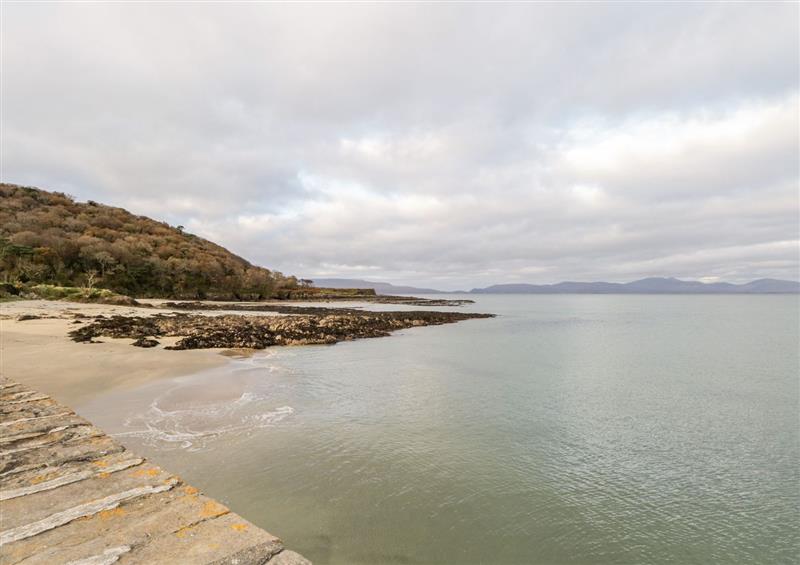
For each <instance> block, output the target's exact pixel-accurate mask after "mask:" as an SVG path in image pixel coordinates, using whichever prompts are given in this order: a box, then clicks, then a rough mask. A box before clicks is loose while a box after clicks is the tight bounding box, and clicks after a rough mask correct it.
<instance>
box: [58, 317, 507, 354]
mask: <svg viewBox="0 0 800 565" xmlns="http://www.w3.org/2000/svg"><path fill="white" fill-rule="evenodd" d="M488 317H492V314H470V313H462V312H364V311H345V312H343V311H342V310H338V311H336V313H328V314H324V315H319V314H313V315H304V316H241V315H221V316H203V315H197V314H194V315H193V314H184V313H179V314H158V315H155V316H148V317H143V316H111V317H110V318H99V317H98V318H96V319H95V320H94V321H92V322H91V323H89V324H87V325H85V326H83V327H80V328H77V329H75V330H73V331H71V332H70V336H71V337H72V339H73V340H74V341H78V342H91V341H92V340H93V339H94V338H96V337H100V336H106V337H115V338H133V339H136V340H137V342H135V343H134V344H138V342H142V343H144V342H145V340H148V339H150V340H152V341H155V339H152V338H153V337H156V338H157V337H166V336H170V337H180V338H181V339H179V340H178V341H177V342H176V343H175V345H172V346H169V347H166V348H165V349H210V348H225V349H230V348H243V349H264V348H265V347H270V346H272V345H309V344H332V343H336V342H339V341H346V340H352V339H358V338H365V337H383V336H387V335H389V333H390V332H392V331H395V330H400V329H404V328H413V327H418V326H431V325H440V324H450V323H454V322H458V321H461V320H468V319H471V318H488Z"/></svg>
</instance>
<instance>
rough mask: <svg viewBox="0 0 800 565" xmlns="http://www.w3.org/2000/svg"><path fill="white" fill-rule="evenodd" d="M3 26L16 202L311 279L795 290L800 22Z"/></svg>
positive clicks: (635, 15)
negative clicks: (95, 207)
mask: <svg viewBox="0 0 800 565" xmlns="http://www.w3.org/2000/svg"><path fill="white" fill-rule="evenodd" d="M2 10H3V14H2V15H3V18H2V94H3V100H2V105H3V108H2V110H3V116H2V118H3V124H2V138H3V139H2V142H3V145H2V158H3V163H2V165H3V167H2V177H3V180H4V181H5V182H14V183H20V184H27V185H34V186H39V187H41V188H46V189H50V190H59V191H63V192H67V193H69V194H72V195H74V196H75V197H77V198H78V199H80V200H86V199H93V200H98V201H100V202H103V203H107V204H112V205H116V206H122V207H125V208H127V209H129V210H131V211H133V212H136V213H139V214H146V215H149V216H152V217H154V218H157V219H163V220H166V221H169V222H170V223H172V224H183V225H185V226H186V229H187V230H189V231H191V232H194V233H197V234H199V235H202V236H204V237H207V238H209V239H211V240H214V241H217V242H219V243H221V244H223V245H225V246H226V247H228V248H229V249H231V250H232V251H234V252H236V253H238V254H240V255H242V256H244V257H246V258H248V259H250V260H251V261H252V262H254V263H257V264H260V265H264V266H267V267H270V268H275V269H278V270H281V271H284V272H286V273H293V274H297V275H301V276H309V277H312V278H313V277H315V276H316V277H322V276H325V277H336V276H339V277H357V278H368V279H372V280H385V281H390V282H395V283H409V284H418V285H422V284H424V285H431V286H436V287H438V288H464V287H466V288H470V287H473V286H485V285H487V284H491V283H499V282H535V283H542V282H556V281H560V280H610V281H627V280H632V279H636V278H641V277H645V276H662V275H674V276H678V277H683V278H703V279H708V280H715V279H722V280H728V281H732V282H740V281H745V280H750V279H754V278H760V277H777V278H789V279H795V280H796V279H798V278H800V274H799V273H798V268H800V267H799V264H800V263H799V261H798V259H799V257H798V255H799V254H800V233H799V232H800V217H799V214H800V202H799V198H800V196H799V190H800V189H799V183H800V158H799V157H798V151H800V139H799V138H800V134H799V130H800V77H799V76H798V69H799V68H800V60H799V58H800V54H799V53H800V45H798V41H799V40H798V37H800V31H799V30H798V21H799V19H800V13H799V12H798V10H800V5H799V4H797V3H772V4H769V3H756V2H754V3H751V4H719V3H697V4H691V3H680V4H655V3H648V4H636V5H635V4H623V3H608V4H597V3H594V4H568V5H557V4H544V3H541V4H503V5H498V4H437V5H432V4H428V5H422V4H409V3H404V4H391V5H389V4H382V5H378V4H329V5H323V4H305V5H298V4H293V5H290V4H253V3H240V4H223V3H219V4H198V3H194V4H190V3H180V4H179V3H175V4H167V3H158V4H112V3H88V4H61V5H58V4H23V3H18V4H11V3H4V5H3V8H2Z"/></svg>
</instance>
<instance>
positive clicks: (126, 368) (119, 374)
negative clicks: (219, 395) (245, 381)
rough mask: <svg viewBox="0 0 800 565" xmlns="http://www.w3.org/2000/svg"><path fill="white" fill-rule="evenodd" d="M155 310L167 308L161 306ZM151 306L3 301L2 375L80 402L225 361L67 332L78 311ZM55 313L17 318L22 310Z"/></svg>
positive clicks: (203, 353)
mask: <svg viewBox="0 0 800 565" xmlns="http://www.w3.org/2000/svg"><path fill="white" fill-rule="evenodd" d="M155 312H164V311H163V310H157V311H155ZM155 312H154V311H153V310H150V309H147V308H132V307H129V306H106V305H100V304H80V303H71V302H60V301H58V302H55V301H44V300H25V301H17V302H5V303H2V304H0V375H3V376H5V377H8V378H10V379H12V380H15V381H17V382H20V383H23V384H25V385H28V386H30V387H32V388H34V389H36V390H39V391H41V392H44V393H46V394H50V395H52V396H53V397H55V398H56V399H58V400H59V401H61V402H64V403H66V404H68V405H71V406H76V405H78V404H81V403H82V402H84V401H87V400H89V399H91V398H92V397H94V396H96V395H98V394H101V393H104V392H107V391H109V390H112V389H116V388H122V387H135V386H138V385H141V384H143V383H146V382H148V381H152V380H155V379H160V378H168V377H177V376H180V375H188V374H191V373H196V372H198V371H201V370H203V369H207V368H211V367H217V366H221V365H224V364H225V363H227V362H228V361H227V359H226V357H224V356H223V355H220V351H213V350H189V351H168V350H165V349H163V345H168V344H169V343H168V342H167V341H166V340H164V339H160V340H159V341H161V342H162V346H160V347H157V348H151V349H142V348H139V347H132V346H131V345H130V343H131V341H132V340H129V339H106V338H103V340H102V341H103V343H91V344H88V343H75V342H73V341H72V340H71V339H70V338H69V337H68V336H67V333H68V332H69V331H70V330H71V329H73V328H75V327H79V326H78V325H77V324H73V321H74V318H73V315H74V314H75V313H83V314H92V315H97V314H103V315H111V314H135V315H150V314H153V313H155ZM26 314H27V315H36V316H54V317H55V318H47V319H38V320H26V321H18V320H17V318H18V317H19V316H22V315H26Z"/></svg>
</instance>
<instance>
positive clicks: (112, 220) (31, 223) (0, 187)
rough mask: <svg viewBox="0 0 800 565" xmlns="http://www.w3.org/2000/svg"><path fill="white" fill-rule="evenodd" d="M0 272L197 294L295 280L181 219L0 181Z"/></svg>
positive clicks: (18, 278) (256, 294) (253, 293)
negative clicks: (178, 222)
mask: <svg viewBox="0 0 800 565" xmlns="http://www.w3.org/2000/svg"><path fill="white" fill-rule="evenodd" d="M0 279H2V280H3V281H4V282H11V283H17V282H20V283H48V284H57V285H63V286H97V287H100V288H108V289H111V290H114V291H116V292H119V293H122V294H128V295H130V296H136V297H147V296H152V297H176V298H200V299H202V298H217V299H260V298H269V297H280V296H282V295H286V294H287V293H288V291H289V290H290V289H292V288H295V287H296V286H297V279H295V278H294V277H286V276H284V275H282V274H281V273H278V272H273V271H270V270H268V269H264V268H262V267H256V266H254V265H251V264H250V263H249V262H248V261H246V260H245V259H242V258H241V257H238V256H236V255H234V254H233V253H231V252H229V251H228V250H227V249H225V248H223V247H220V246H219V245H216V244H215V243H212V242H210V241H208V240H205V239H203V238H201V237H197V236H195V235H193V234H190V233H187V232H185V231H184V230H183V228H182V227H181V226H177V227H172V226H170V225H168V224H166V223H164V222H158V221H155V220H152V219H150V218H147V217H145V216H136V215H134V214H131V213H130V212H128V211H126V210H123V209H122V208H113V207H111V206H104V205H102V204H98V203H96V202H92V201H89V202H87V203H80V202H76V201H75V200H74V199H73V198H72V197H70V196H68V195H66V194H62V193H59V192H47V191H44V190H39V189H36V188H30V187H22V186H17V185H12V184H0Z"/></svg>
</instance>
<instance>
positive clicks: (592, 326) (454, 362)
mask: <svg viewBox="0 0 800 565" xmlns="http://www.w3.org/2000/svg"><path fill="white" fill-rule="evenodd" d="M477 300H479V303H478V304H476V305H474V306H471V307H470V308H472V309H474V310H476V311H490V312H496V313H498V314H501V316H500V317H498V318H496V319H491V320H472V321H468V322H464V323H460V324H456V325H448V326H439V327H429V328H417V329H412V330H406V331H404V332H401V333H400V334H397V335H395V336H393V337H391V338H386V339H374V340H362V341H357V342H350V343H341V344H338V345H335V346H331V347H304V348H281V349H275V350H271V351H265V352H260V353H258V354H256V355H255V356H253V357H252V358H249V359H236V360H232V361H231V363H230V365H228V366H227V367H225V368H223V369H215V370H212V371H209V372H205V373H201V374H198V375H194V376H191V377H184V378H180V379H174V380H170V381H163V382H158V383H154V384H150V385H148V386H146V387H142V388H140V389H137V390H134V391H124V392H118V393H114V394H112V395H107V396H105V397H102V398H98V399H96V401H94V402H92V403H91V404H88V405H86V406H83V407H80V411H81V412H82V413H83V414H85V415H86V416H87V417H89V418H91V419H93V420H95V421H96V422H97V423H98V424H100V425H101V426H103V427H104V428H106V429H107V430H108V431H110V432H112V433H115V434H117V435H118V436H119V437H120V439H121V440H122V441H123V442H124V443H126V444H127V445H128V446H130V447H131V448H133V449H135V450H137V451H139V452H142V453H145V454H147V455H150V456H152V457H153V458H154V459H155V460H156V461H158V462H159V463H162V464H163V465H164V466H165V467H167V468H169V469H170V470H172V471H174V472H177V473H180V474H181V475H183V476H185V477H186V478H187V480H189V481H191V482H192V483H193V484H198V486H201V487H203V488H204V489H205V490H206V491H207V492H209V493H210V494H211V495H213V496H215V497H218V498H220V499H222V500H223V501H225V502H227V503H229V504H231V505H232V506H233V507H234V508H235V509H236V511H237V512H239V513H241V514H243V515H245V516H246V517H248V518H250V519H251V520H253V521H255V522H256V523H258V524H260V525H262V526H264V527H265V528H267V529H269V530H271V531H273V532H274V533H276V534H279V535H280V536H281V537H282V538H284V539H285V540H286V541H287V543H288V545H290V546H291V547H293V548H296V549H298V550H299V551H301V552H302V553H304V554H306V555H307V556H309V557H310V558H312V559H313V560H314V561H315V562H317V563H498V564H503V563H508V564H516V563H519V564H523V563H525V564H527V563H548V564H549V563H645V562H647V563H675V564H682V563H790V562H793V561H794V560H795V559H796V558H797V555H798V552H799V551H800V532H799V531H798V523H799V521H800V494H799V493H800V472H799V471H798V468H799V466H798V463H800V461H798V459H799V457H800V455H799V453H798V452H799V449H800V446H799V444H800V438H799V437H798V426H797V414H798V376H799V375H800V367H799V366H798V365H799V364H800V362H799V361H798V353H797V344H798V341H799V336H798V297H795V296H479V297H477Z"/></svg>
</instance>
